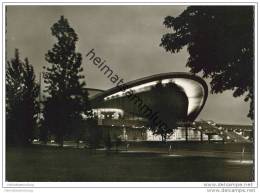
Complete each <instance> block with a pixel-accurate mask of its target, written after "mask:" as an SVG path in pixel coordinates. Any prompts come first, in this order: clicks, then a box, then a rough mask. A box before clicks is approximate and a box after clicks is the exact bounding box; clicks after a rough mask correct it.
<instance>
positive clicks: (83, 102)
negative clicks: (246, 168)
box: [44, 16, 90, 145]
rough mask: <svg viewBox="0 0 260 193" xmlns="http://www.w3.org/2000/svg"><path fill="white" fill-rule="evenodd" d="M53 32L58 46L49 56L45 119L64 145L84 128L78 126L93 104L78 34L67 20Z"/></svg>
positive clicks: (62, 19) (54, 26)
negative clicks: (67, 136)
mask: <svg viewBox="0 0 260 193" xmlns="http://www.w3.org/2000/svg"><path fill="white" fill-rule="evenodd" d="M51 32H52V35H53V36H54V37H56V39H57V42H56V43H55V44H54V46H53V48H52V49H51V50H49V51H48V53H47V54H46V55H45V59H46V61H47V62H48V63H49V65H48V66H47V67H45V72H44V82H45V84H46V90H45V92H46V93H47V100H46V102H45V109H44V116H45V117H44V118H45V125H46V128H49V129H50V130H51V132H52V133H53V134H54V135H55V136H56V140H57V142H59V143H60V145H63V140H64V137H65V136H66V135H69V134H70V133H71V132H72V130H75V129H79V128H81V127H80V126H79V125H77V124H78V123H80V121H82V115H81V114H82V113H84V112H87V111H88V110H89V109H90V104H89V101H88V92H87V90H86V89H84V88H83V87H84V86H85V82H84V81H83V80H82V79H84V76H83V75H81V72H82V71H83V68H82V66H81V62H82V57H81V54H80V53H77V52H76V42H77V41H78V36H77V34H76V33H75V31H74V29H73V28H71V27H70V25H69V23H68V20H67V19H65V18H64V17H63V16H61V18H60V19H59V21H58V22H57V23H55V24H54V25H53V26H52V27H51ZM79 133H80V132H79Z"/></svg>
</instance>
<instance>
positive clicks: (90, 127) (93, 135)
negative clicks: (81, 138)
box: [86, 118, 103, 151]
mask: <svg viewBox="0 0 260 193" xmlns="http://www.w3.org/2000/svg"><path fill="white" fill-rule="evenodd" d="M102 136H103V133H102V129H101V128H100V127H98V124H97V119H94V118H92V119H89V120H88V124H87V134H86V145H87V147H88V148H89V149H91V150H94V151H96V149H97V148H98V147H99V146H100V143H101V140H102Z"/></svg>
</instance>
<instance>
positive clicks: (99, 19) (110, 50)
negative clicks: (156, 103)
mask: <svg viewBox="0 0 260 193" xmlns="http://www.w3.org/2000/svg"><path fill="white" fill-rule="evenodd" d="M184 9H185V6H176V5H167V6H158V5H156V6H155V5H149V6H148V5H146V6H140V5H138V6H137V5H130V6H119V5H113V6H112V5H108V6H93V5H91V6H90V5H89V6H8V7H7V13H6V17H7V20H6V21H7V28H6V29H7V34H6V52H7V59H8V60H9V59H10V58H11V57H13V55H14V49H15V48H18V49H19V50H20V53H21V58H24V57H28V58H29V61H30V63H31V64H33V66H34V67H35V71H36V73H37V75H38V74H39V72H41V71H42V67H43V66H44V65H45V64H46V61H45V60H44V55H45V53H46V52H47V50H48V49H50V48H51V47H52V45H53V43H54V42H55V39H54V37H52V35H51V32H50V27H51V26H52V25H53V24H54V23H55V22H56V21H58V19H59V18H60V16H61V15H64V17H66V18H67V19H68V20H69V23H70V25H71V26H72V27H73V28H74V29H75V31H76V33H77V34H78V36H79V42H78V44H77V48H78V51H79V52H81V53H82V54H83V68H84V74H85V76H86V77H85V78H86V82H87V87H91V88H99V89H108V88H111V87H113V85H112V83H111V82H110V81H108V79H107V78H106V77H105V76H103V75H102V74H101V73H100V71H99V70H98V69H97V68H96V67H95V66H93V65H92V64H91V63H89V62H88V60H87V59H86V58H85V57H84V55H85V54H86V53H87V52H88V51H89V50H90V49H92V48H94V49H95V52H96V55H97V56H100V57H101V58H102V59H104V60H106V64H108V65H110V66H111V68H113V69H114V71H116V72H117V74H118V75H120V76H121V77H122V78H124V80H125V82H127V81H130V80H134V79H137V78H142V77H145V76H149V75H153V74H158V73H163V72H188V71H189V69H188V68H186V67H185V64H186V61H187V58H188V53H187V51H186V49H183V50H182V51H181V52H180V53H178V54H170V53H166V51H165V50H164V49H163V48H162V47H159V44H160V39H161V36H162V35H163V34H164V33H166V32H168V30H167V29H165V27H164V26H163V20H164V17H165V16H168V15H171V16H177V15H178V14H180V13H181V12H182V11H183V10H184ZM37 78H38V76H37ZM207 82H208V81H207ZM248 109H249V104H248V103H245V102H244V101H243V98H233V96H232V92H231V91H226V92H224V93H222V94H217V95H211V94H210V95H209V97H208V100H207V102H206V105H205V107H204V109H203V110H202V112H201V114H200V115H199V117H198V118H197V119H198V120H199V119H205V120H208V119H209V120H214V121H216V122H218V123H235V124H251V121H250V119H248V118H247V117H246V115H247V112H248Z"/></svg>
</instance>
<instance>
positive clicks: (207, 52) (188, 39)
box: [160, 6, 254, 119]
mask: <svg viewBox="0 0 260 193" xmlns="http://www.w3.org/2000/svg"><path fill="white" fill-rule="evenodd" d="M164 25H165V26H166V27H167V28H173V33H167V34H165V35H163V37H162V39H161V44H160V46H163V47H164V48H165V50H166V51H169V52H172V53H177V52H179V51H180V50H181V49H182V48H183V47H184V46H187V50H188V52H189V55H190V56H189V58H188V61H187V64H186V66H187V67H189V68H190V71H191V72H192V73H202V75H203V77H204V78H211V82H210V84H211V92H212V93H222V92H223V91H225V90H233V96H234V97H239V96H242V95H244V94H245V95H246V96H245V99H244V100H245V101H249V100H250V110H249V113H248V117H250V118H251V119H253V118H254V91H253V90H254V86H253V82H254V79H253V75H254V74H253V67H254V54H253V53H254V48H253V42H254V35H253V33H254V9H253V6H190V7H188V8H187V9H186V10H184V11H183V12H182V13H181V14H180V15H179V16H178V17H175V18H174V17H171V16H167V17H166V18H165V20H164Z"/></svg>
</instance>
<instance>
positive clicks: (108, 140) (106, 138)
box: [104, 128, 113, 154]
mask: <svg viewBox="0 0 260 193" xmlns="http://www.w3.org/2000/svg"><path fill="white" fill-rule="evenodd" d="M105 135H106V136H104V144H105V147H106V150H107V154H109V153H110V150H111V148H112V145H113V144H112V140H111V134H110V129H109V128H108V129H107V131H106V133H105Z"/></svg>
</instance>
